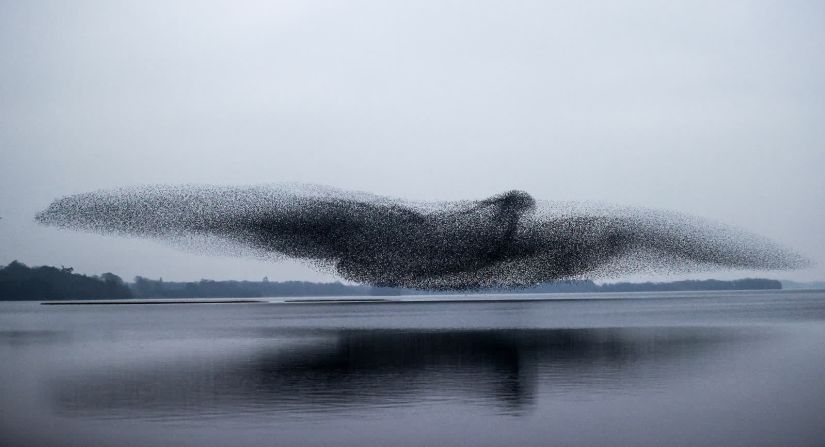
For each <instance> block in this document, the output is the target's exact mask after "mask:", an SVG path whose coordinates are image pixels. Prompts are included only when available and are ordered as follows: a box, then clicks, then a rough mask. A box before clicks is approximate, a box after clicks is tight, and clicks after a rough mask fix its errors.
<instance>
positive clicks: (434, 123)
mask: <svg viewBox="0 0 825 447" xmlns="http://www.w3.org/2000/svg"><path fill="white" fill-rule="evenodd" d="M295 181H297V182H309V183H320V184H325V185H331V186H335V187H339V188H345V189H355V190H363V191H369V192H372V193H376V194H384V195H391V196H397V197H404V198H409V199H413V200H453V199H472V198H481V197H486V196H489V195H492V194H496V193H499V192H502V191H506V190H510V189H514V188H515V189H523V190H525V191H528V192H530V193H531V194H532V195H533V196H534V197H536V198H539V199H548V200H592V201H603V202H612V203H617V204H622V205H640V206H647V207H655V208H665V209H670V210H676V211H682V212H687V213H692V214H695V215H698V216H702V217H706V218H709V219H712V220H715V221H721V222H725V223H729V224H733V225H737V226H740V227H743V228H745V229H748V230H751V231H753V232H756V233H759V234H762V235H764V236H767V237H770V238H772V239H774V240H776V241H777V242H780V243H782V244H784V245H786V246H787V247H789V248H792V249H795V250H797V251H799V252H801V253H803V254H805V255H807V256H808V257H810V258H812V259H813V260H815V261H816V262H818V265H817V266H816V267H814V268H812V269H809V270H805V271H800V272H794V273H784V272H774V273H768V274H764V275H765V276H769V277H775V278H795V279H818V278H825V2H822V1H787V0H783V1H770V2H768V1H723V2H720V1H686V2H676V1H649V2H648V1H640V0H632V1H600V2H588V1H576V2H551V1H545V0H542V1H521V0H509V1H502V2H491V1H478V0H474V1H450V0H438V1H422V0H418V1H404V2H393V1H328V2H327V1H314V0H301V1H272V0H270V1H260V2H253V1H237V0H235V1H226V2H218V1H203V0H198V1H191V2H188V1H176V2H171V1H156V2H155V1H145V0H143V1H129V2H118V1H110V0H101V1H76V0H72V1H68V0H67V1H54V2H44V1H35V0H25V1H24V0H17V1H6V0H0V217H2V220H0V263H2V264H5V263H7V262H9V261H11V260H13V259H19V260H21V261H23V262H26V263H28V264H34V265H41V264H49V265H66V266H73V267H75V269H76V270H77V271H80V272H83V273H102V272H105V271H112V272H115V273H117V274H120V275H122V276H124V277H125V278H131V277H132V276H134V275H136V274H141V275H145V276H149V277H159V276H162V277H164V278H165V279H199V278H201V277H212V278H239V279H240V278H248V279H260V278H261V277H262V276H264V275H268V276H269V278H270V279H273V280H275V279H322V278H323V279H328V278H329V277H327V276H323V275H319V274H317V273H315V272H313V271H312V270H310V269H308V268H306V267H303V266H301V265H298V264H294V263H278V264H272V263H266V262H259V261H254V260H244V259H236V258H228V257H210V256H201V255H193V254H188V253H182V252H178V251H176V250H174V249H171V248H167V247H165V246H164V245H161V244H160V243H156V242H152V241H145V240H134V239H121V238H115V237H106V236H98V235H89V234H80V233H73V232H69V231H62V230H57V229H52V228H45V227H39V226H37V225H36V224H35V223H34V222H33V216H34V214H35V213H36V212H37V211H39V210H41V209H42V208H44V207H45V206H46V205H48V204H49V202H50V201H51V200H53V199H54V198H57V197H59V196H63V195H67V194H72V193H78V192H84V191H89V190H95V189H101V188H112V187H117V186H124V185H136V184H147V183H168V184H174V183H214V184H259V183H271V182H295ZM745 274H761V272H738V273H735V274H733V275H732V276H736V277H739V276H744V275H745ZM701 276H714V277H729V276H731V275H725V274H710V275H701Z"/></svg>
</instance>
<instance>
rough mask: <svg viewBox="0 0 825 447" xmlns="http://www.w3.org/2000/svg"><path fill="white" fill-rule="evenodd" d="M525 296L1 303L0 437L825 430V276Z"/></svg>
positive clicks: (749, 434) (735, 439) (123, 442)
mask: <svg viewBox="0 0 825 447" xmlns="http://www.w3.org/2000/svg"><path fill="white" fill-rule="evenodd" d="M511 297H513V298H519V299H520V300H519V301H517V302H508V301H506V298H508V297H507V296H495V297H491V296H484V297H474V298H473V299H471V300H469V301H465V302H461V301H456V302H418V301H420V300H422V299H424V300H435V301H437V300H439V299H441V298H438V297H435V298H433V297H426V298H404V299H403V301H401V302H382V303H287V302H284V301H285V300H283V299H272V300H267V301H265V302H260V303H237V304H235V303H232V304H225V303H224V304H218V303H215V304H164V305H78V306H43V305H40V304H39V303H34V302H5V303H0V445H2V446H5V447H13V446H84V447H85V446H104V447H105V446H141V447H146V446H161V445H162V446H371V445H375V446H511V445H524V446H548V445H553V446H602V445H603V446H617V445H632V446H663V445H664V446H711V445H712V446H749V447H750V446H823V445H825V422H823V421H825V374H823V368H825V291H782V292H779V291H764V292H691V293H636V294H633V293H628V294H598V295H586V294H576V295H562V294H556V295H544V296H538V295H512V296H511ZM542 298H545V299H542ZM546 298H553V299H552V300H546ZM462 299H464V300H467V299H468V298H467V297H465V298H462ZM478 299H480V300H489V301H479V300H478Z"/></svg>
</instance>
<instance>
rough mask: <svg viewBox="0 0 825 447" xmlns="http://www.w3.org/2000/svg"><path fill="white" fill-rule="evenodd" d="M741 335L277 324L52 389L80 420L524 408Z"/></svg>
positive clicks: (647, 376)
mask: <svg viewBox="0 0 825 447" xmlns="http://www.w3.org/2000/svg"><path fill="white" fill-rule="evenodd" d="M742 335H743V334H741V330H739V331H734V330H732V329H714V328H707V327H704V328H616V329H513V330H498V329H496V330H493V329H490V330H481V329H479V330H401V329H347V330H315V331H312V330H308V331H301V332H295V331H294V330H293V331H283V332H279V331H275V332H270V333H268V337H269V338H268V339H264V340H263V341H262V343H261V344H260V345H257V347H256V348H255V349H253V350H251V351H245V352H242V353H238V352H234V353H233V352H232V350H230V349H227V350H219V352H217V353H212V354H210V355H207V356H200V357H194V358H189V357H187V358H181V359H177V360H173V361H169V360H164V361H158V362H154V363H151V362H150V363H148V364H146V363H141V364H140V366H139V367H126V366H123V367H110V368H106V369H105V370H102V371H101V370H92V369H88V370H82V371H74V372H73V373H71V374H65V375H60V376H58V377H54V378H52V379H51V380H50V384H49V385H50V387H51V390H52V394H51V395H52V397H53V402H54V404H55V407H56V409H57V411H58V412H60V413H62V414H64V415H71V416H89V417H106V418H125V417H151V418H155V417H159V418H164V417H174V416H180V417H187V416H192V415H210V414H211V415H221V416H222V417H226V416H238V417H243V416H244V415H249V414H251V413H271V414H276V415H278V416H282V417H300V416H301V415H314V416H315V417H317V416H318V415H319V414H320V415H323V414H340V413H342V412H347V413H350V414H351V413H353V412H362V413H367V414H369V413H370V412H376V411H380V410H381V409H382V408H385V407H388V406H405V405H416V406H422V405H427V404H432V405H437V404H438V403H440V402H441V403H443V402H445V401H459V402H461V403H462V404H464V405H467V404H469V405H477V406H481V407H485V408H492V409H494V411H496V412H499V413H507V414H513V415H519V414H524V413H525V412H529V411H530V410H531V408H532V407H533V406H534V405H535V403H536V401H537V399H538V396H542V397H543V395H545V394H546V395H547V396H548V397H556V398H565V396H567V395H569V394H571V393H573V392H581V391H582V390H586V392H587V393H589V394H590V395H598V393H599V392H607V391H611V390H612V391H615V390H622V392H632V390H633V389H634V387H636V388H641V389H647V390H649V389H650V388H655V387H657V386H662V385H663V384H666V383H667V381H669V380H674V379H677V378H678V377H680V376H682V375H684V374H686V373H689V371H690V370H691V369H692V368H694V369H695V368H697V367H701V365H702V364H703V361H701V359H702V358H703V357H708V356H712V355H713V353H718V352H719V351H720V350H721V349H723V347H725V346H728V347H729V346H730V345H731V344H733V343H736V342H737V340H741V336H742ZM751 335H752V334H751ZM751 335H749V337H750V336H751ZM204 343H209V341H206V340H205V341H204ZM707 361H708V360H705V362H704V363H706V362H707ZM296 415H297V416H296Z"/></svg>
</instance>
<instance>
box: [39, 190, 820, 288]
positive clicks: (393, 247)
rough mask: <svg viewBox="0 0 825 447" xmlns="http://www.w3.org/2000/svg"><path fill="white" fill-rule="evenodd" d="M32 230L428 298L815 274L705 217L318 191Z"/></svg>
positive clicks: (199, 195)
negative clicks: (714, 275)
mask: <svg viewBox="0 0 825 447" xmlns="http://www.w3.org/2000/svg"><path fill="white" fill-rule="evenodd" d="M36 220H37V221H38V222H40V223H42V224H45V225H50V226H56V227H60V228H66V229H72V230H79V231H87V232H94V233H103V234H113V235H122V236H129V237H140V238H151V239H156V240H161V241H165V242H168V243H171V244H173V245H174V246H177V247H180V248H184V249H187V250H196V251H199V252H209V253H216V254H221V255H227V254H229V255H236V256H251V257H257V258H263V259H272V260H278V259H283V258H293V259H297V260H301V261H303V262H305V263H308V264H310V265H311V266H314V267H316V268H318V269H321V270H323V271H331V272H333V273H335V274H337V275H339V276H340V277H342V278H344V279H346V280H349V281H354V282H358V283H364V284H370V285H373V286H379V287H405V288H415V289H427V290H473V289H483V288H512V287H529V286H533V285H537V284H541V283H548V282H554V281H563V280H572V279H583V278H589V279H606V278H611V277H617V276H625V275H632V274H641V273H659V274H661V273H683V272H695V271H709V270H718V269H725V270H731V269H744V270H787V269H794V268H801V267H805V266H807V265H809V261H807V260H806V259H805V258H803V257H802V256H800V255H798V254H796V253H794V252H792V251H790V250H787V249H785V248H783V247H781V246H779V245H778V244H776V243H774V242H771V241H770V240H768V239H766V238H763V237H760V236H758V235H755V234H752V233H749V232H747V231H744V230H741V229H738V228H735V227H731V226H726V225H722V224H718V223H714V222H710V221H707V220H703V219H700V218H696V217H691V216H687V215H684V214H680V213H674V212H667V211H659V210H653V209H646V208H628V207H618V206H610V205H594V204H587V203H573V202H550V201H547V202H543V201H537V200H535V199H534V198H533V197H532V196H530V195H529V194H527V193H526V192H522V191H515V190H514V191H508V192H504V193H502V194H498V195H495V196H492V197H489V198H486V199H481V200H467V201H453V202H436V203H422V202H410V201H404V200H401V199H394V198H389V197H382V196H376V195H371V194H367V193H359V192H348V191H342V190H338V189H333V188H327V187H322V186H315V185H258V186H246V187H240V186H203V185H183V186H163V185H157V186H143V187H128V188H120V189H115V190H105V191H95V192H89V193H83V194H77V195H71V196H67V197H63V198H60V199H57V200H55V201H54V202H53V203H51V205H49V206H48V207H47V208H46V209H45V210H43V211H41V212H40V213H38V214H37V216H36Z"/></svg>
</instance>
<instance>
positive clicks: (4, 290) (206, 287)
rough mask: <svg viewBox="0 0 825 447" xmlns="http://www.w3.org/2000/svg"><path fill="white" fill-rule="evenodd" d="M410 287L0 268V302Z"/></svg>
mask: <svg viewBox="0 0 825 447" xmlns="http://www.w3.org/2000/svg"><path fill="white" fill-rule="evenodd" d="M781 288H782V283H781V282H780V281H777V280H773V279H759V278H747V279H738V280H733V281H720V280H714V279H707V280H686V281H672V282H645V283H629V282H620V283H608V284H596V283H595V282H593V281H590V280H575V281H564V282H558V283H550V284H542V285H539V286H535V287H530V288H524V289H495V290H487V291H482V292H478V291H473V292H472V293H575V292H662V291H698V290H778V289H781ZM437 293H438V292H427V291H420V290H414V289H402V288H388V287H371V286H363V285H347V284H342V283H340V282H332V283H315V282H307V281H285V282H275V281H268V280H267V279H266V278H264V280H263V281H213V280H208V279H202V280H200V281H195V282H177V281H163V280H162V279H156V280H155V279H148V278H144V277H141V276H137V277H135V279H134V282H132V283H126V282H125V281H123V280H122V279H121V278H120V277H119V276H117V275H115V274H113V273H104V274H102V275H100V276H87V275H81V274H77V273H74V272H73V269H72V268H71V267H59V268H58V267H50V266H42V267H29V266H26V265H25V264H23V263H21V262H18V261H13V262H11V263H10V264H9V265H7V266H5V267H2V268H0V300H2V301H13V300H64V299H88V300H94V299H123V298H260V297H298V296H319V297H320V296H398V295H433V294H437Z"/></svg>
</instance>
